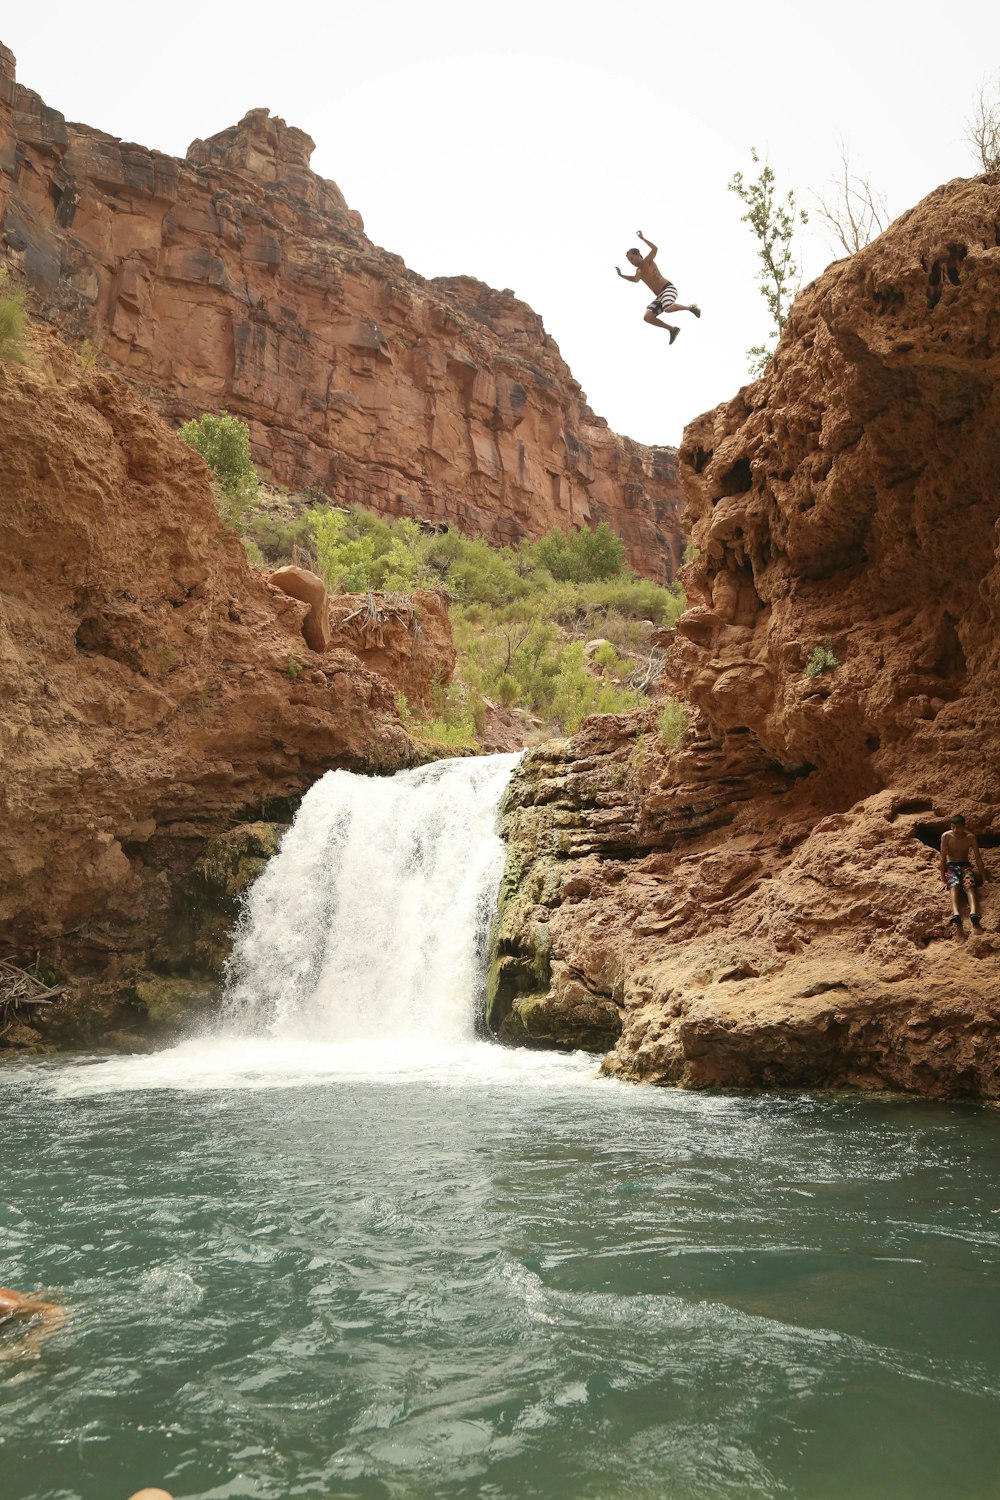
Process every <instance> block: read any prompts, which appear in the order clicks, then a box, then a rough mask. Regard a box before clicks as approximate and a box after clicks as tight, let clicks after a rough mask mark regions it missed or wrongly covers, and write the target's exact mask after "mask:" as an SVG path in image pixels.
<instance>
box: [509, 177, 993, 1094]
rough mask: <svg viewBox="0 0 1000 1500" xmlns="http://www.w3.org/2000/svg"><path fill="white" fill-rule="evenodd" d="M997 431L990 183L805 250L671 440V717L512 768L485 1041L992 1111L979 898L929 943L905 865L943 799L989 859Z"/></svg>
mask: <svg viewBox="0 0 1000 1500" xmlns="http://www.w3.org/2000/svg"><path fill="white" fill-rule="evenodd" d="M998 434H1000V175H994V176H987V177H982V178H978V179H975V180H972V181H957V182H952V183H949V184H947V185H946V186H944V187H942V188H939V189H938V190H937V191H936V192H934V193H932V194H931V195H930V197H928V198H927V199H925V200H924V202H922V203H921V204H920V205H919V206H918V207H917V208H915V209H913V210H912V211H911V212H910V213H908V214H906V215H904V216H903V217H902V218H901V219H899V220H898V221H897V222H896V223H895V224H894V225H892V226H891V227H890V229H889V230H888V231H887V232H886V233H885V234H884V235H882V236H881V237H880V238H879V239H878V240H876V241H875V242H874V243H872V244H871V245H869V246H868V247H867V248H866V249H864V250H862V251H860V252H859V253H858V254H856V255H854V256H853V257H851V258H850V259H848V260H844V261H841V262H838V263H837V264H835V265H834V266H832V267H830V268H829V269H828V270H827V271H826V273H825V274H824V275H823V276H822V277H821V278H820V279H819V280H818V281H817V282H815V283H814V284H813V285H812V286H810V287H809V288H808V289H806V291H804V292H803V293H802V294H801V295H800V296H799V298H798V299H797V301H796V303H795V305H794V308H793V311H792V315H791V317H790V319H789V322H788V325H787V327H786V329H785V332H784V335H783V337H782V340H781V343H780V345H779V347H778V350H777V352H776V354H775V357H774V359H773V361H772V364H771V366H770V368H769V370H768V372H767V374H766V375H765V377H764V378H763V379H762V380H761V381H759V382H757V383H756V384H754V385H752V386H750V387H748V388H747V389H745V390H743V391H741V392H740V394H739V395H738V396H737V397H736V398H735V400H733V401H731V402H729V403H727V404H726V405H724V406H721V407H720V408H718V409H717V410H716V411H714V412H711V413H709V414H708V415H706V416H704V417H701V418H699V419H698V420H697V421H695V422H693V423H692V424H691V425H690V426H689V427H688V429H687V432H686V434H685V438H684V442H683V444H682V447H681V450H680V461H681V469H682V476H683V481H684V485H685V489H686V492H687V496H688V502H689V510H688V517H689V520H690V523H691V525H692V528H693V537H694V541H695V543H696V545H697V546H698V548H699V549H700V556H699V557H698V559H697V561H696V562H695V563H693V564H692V565H690V566H689V567H688V568H687V569H686V570H685V574H684V581H685V585H686V588H687V591H688V597H689V601H690V608H689V609H688V611H687V612H686V614H684V615H683V616H682V617H681V619H680V620H679V622H678V625H677V631H676V637H675V639H674V640H673V642H672V643H671V644H670V647H669V650H668V656H667V670H668V678H669V687H670V689H672V690H673V691H674V692H676V693H678V694H679V695H680V696H681V697H683V698H684V699H685V700H686V701H687V702H688V703H689V704H690V705H691V722H690V726H689V729H688V732H687V734H686V735H685V736H684V738H683V741H682V743H681V744H680V745H678V746H677V747H675V748H673V749H671V748H668V746H667V745H665V744H664V742H663V738H662V736H661V735H660V734H658V732H657V726H656V719H655V715H645V716H633V717H629V718H622V719H611V720H603V721H602V720H593V721H591V722H590V723H589V724H588V725H586V726H585V728H584V731H583V732H582V733H581V734H580V735H579V736H578V737H577V738H576V739H575V740H574V741H571V742H570V743H569V745H568V746H561V745H555V746H552V747H549V748H547V749H546V750H543V751H541V752H535V753H533V754H532V755H531V756H530V757H529V759H528V761H527V762H526V763H525V766H524V768H523V769H522V771H521V773H520V774H519V777H518V779H517V781H516V783H515V786H514V789H513V791H512V794H511V797H510V800H509V803H508V810H507V814H506V816H507V822H508V829H509V832H510V835H511V838H512V841H513V843H512V847H513V855H512V863H511V870H510V871H509V882H508V886H507V888H506V890H505V900H504V908H503V914H502V922H501V927H500V931H499V934H498V940H497V945H496V951H495V954H494V965H493V971H492V981H491V1023H492V1025H493V1027H494V1029H496V1030H498V1031H500V1032H501V1033H502V1034H504V1035H506V1036H509V1037H512V1038H514V1039H519V1040H526V1041H529V1042H531V1041H533V1042H536V1043H543V1042H544V1043H552V1042H555V1043H557V1044H560V1045H580V1044H584V1045H589V1046H591V1047H593V1048H595V1049H600V1050H604V1049H605V1048H606V1047H607V1046H609V1045H610V1044H612V1043H613V1047H612V1050H611V1052H610V1054H609V1057H608V1059H607V1062H606V1066H607V1068H608V1069H609V1070H610V1071H612V1072H614V1073H618V1074H620V1075H622V1076H624V1077H630V1078H637V1079H651V1080H654V1081H668V1080H669V1081H678V1082H683V1083H687V1084H691V1085H704V1084H736V1085H744V1084H757V1085H759V1084H766V1085H774V1084H782V1085H785V1084H793V1085H825V1084H851V1085H859V1086H862V1087H870V1088H882V1087H900V1088H906V1089H913V1090H916V1091H917V1092H921V1093H927V1094H942V1095H961V1094H967V1095H979V1096H983V1097H988V1098H997V1097H1000V971H998V962H997V960H998V957H1000V937H998V935H997V934H998V929H1000V912H998V910H997V907H996V897H995V896H994V895H992V884H988V885H987V887H986V918H985V925H986V930H985V931H984V932H982V933H981V934H977V933H969V931H968V927H967V925H966V933H965V934H955V933H954V932H953V931H952V929H951V928H949V927H948V925H947V923H946V917H947V914H948V905H947V901H946V899H945V897H944V895H943V894H942V892H941V889H940V884H939V881H938V878H937V873H936V858H935V854H934V852H933V850H934V848H935V847H936V846H937V843H938V841H939V839H940V836H941V834H942V832H943V831H944V830H945V828H946V825H947V819H948V817H949V815H950V814H951V813H952V812H953V811H955V810H956V809H960V810H962V811H963V812H964V813H965V814H966V816H967V817H968V819H969V822H970V825H971V826H972V827H973V828H975V829H977V830H978V831H979V832H980V835H981V842H982V843H983V846H984V850H985V862H986V867H987V872H988V874H989V875H990V878H991V882H992V880H993V879H994V878H996V877H997V876H1000V855H998V854H997V852H995V851H996V850H997V849H998V847H1000V791H998V788H1000V776H998V772H1000V763H998V762H1000V755H998V744H1000V698H998V693H997V682H998V672H1000V659H998V655H1000V645H998V642H1000V633H998V625H1000V548H998V530H997V528H998V521H1000V485H998V483H997V472H998V466H1000V438H998ZM817 648H818V651H819V654H817ZM810 662H812V663H813V668H812V670H813V671H814V672H815V675H810V674H809V673H807V671H806V668H807V667H808V666H809V665H810ZM816 668H823V669H822V670H815V669H816Z"/></svg>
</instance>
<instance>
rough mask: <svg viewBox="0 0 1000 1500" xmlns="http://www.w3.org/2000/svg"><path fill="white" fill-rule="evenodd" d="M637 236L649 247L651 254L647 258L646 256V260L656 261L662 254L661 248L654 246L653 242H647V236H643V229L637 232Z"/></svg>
mask: <svg viewBox="0 0 1000 1500" xmlns="http://www.w3.org/2000/svg"><path fill="white" fill-rule="evenodd" d="M636 234H637V235H638V236H639V238H640V239H641V240H642V243H643V244H644V245H648V246H649V254H648V255H647V256H645V257H644V258H645V259H646V260H655V258H656V256H657V255H659V253H660V251H659V247H658V246H656V245H654V244H653V241H652V240H647V238H646V236H645V235H644V234H643V232H642V230H641V229H637V230H636Z"/></svg>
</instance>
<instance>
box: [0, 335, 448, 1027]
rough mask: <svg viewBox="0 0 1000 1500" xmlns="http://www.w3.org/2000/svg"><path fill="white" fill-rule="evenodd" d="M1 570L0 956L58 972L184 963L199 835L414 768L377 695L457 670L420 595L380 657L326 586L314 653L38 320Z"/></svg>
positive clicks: (9, 476)
mask: <svg viewBox="0 0 1000 1500" xmlns="http://www.w3.org/2000/svg"><path fill="white" fill-rule="evenodd" d="M0 559H2V564H0V763H2V767H3V775H2V776H0V822H2V827H3V837H2V838H0V957H7V956H8V955H11V954H14V955H16V956H18V957H19V958H21V959H22V960H23V959H25V958H27V959H32V958H34V956H35V955H36V954H37V953H40V954H41V955H42V957H43V959H44V960H45V961H46V962H47V963H49V964H52V965H55V967H56V969H57V970H59V971H60V972H61V973H63V974H64V975H66V974H70V975H81V974H86V973H90V974H92V975H93V976H95V978H96V979H97V980H99V981H101V982H105V981H107V982H109V983H110V982H111V981H113V980H114V979H115V977H116V976H127V975H128V974H129V973H132V972H137V971H139V970H142V969H144V968H145V967H146V966H147V965H148V964H149V963H150V962H152V963H153V964H154V966H159V967H160V968H162V969H163V970H164V971H165V972H166V971H169V970H170V969H171V968H172V967H178V966H179V967H181V968H184V967H189V966H190V963H191V961H192V952H191V951H190V945H188V948H187V950H186V951H183V952H182V951H181V950H182V949H184V941H183V940H182V936H183V935H180V936H179V935H178V934H179V932H180V928H179V926H178V924H180V927H183V925H184V922H185V921H186V920H187V918H188V916H190V912H186V905H187V904H189V903H190V900H191V899H192V892H193V891H194V889H195V887H194V885H193V884H192V878H193V872H194V871H195V866H196V864H197V861H198V860H199V858H201V857H202V856H203V855H204V852H205V850H206V847H207V845H208V843H209V841H210V840H212V839H213V838H217V837H220V836H221V837H223V838H224V837H225V836H226V835H227V833H228V831H229V830H231V828H232V827H233V825H234V824H238V823H240V822H256V821H257V820H260V819H261V818H262V816H264V815H265V813H268V812H270V813H271V814H272V815H274V814H275V812H276V814H277V815H278V816H281V814H282V812H284V814H285V816H287V800H288V799H290V798H294V797H295V796H296V795H298V794H299V793H301V792H302V791H304V790H305V789H306V787H308V786H309V785H310V784H311V783H312V782H313V781H314V780H315V779H316V778H317V777H318V776H320V775H322V774H323V772H324V771H326V770H328V769H330V768H331V767H335V766H345V767H349V768H352V769H356V770H369V771H371V770H376V771H379V770H381V771H384V770H394V769H396V768H397V767H399V766H401V765H406V764H411V763H413V762H414V761H415V760H417V759H420V758H421V757H422V753H423V752H421V751H420V750H419V749H418V747H417V746H416V745H414V743H413V742H412V741H411V739H410V737H409V736H408V734H407V733H406V732H405V730H404V729H403V727H402V726H401V724H400V722H399V718H398V715H397V712H396V695H397V693H398V692H400V691H402V692H405V693H406V694H407V696H408V698H409V699H410V700H411V701H412V702H415V703H421V702H426V701H427V700H428V696H429V693H430V688H431V683H432V680H434V679H435V677H436V676H437V675H440V676H442V677H444V678H445V680H447V678H448V677H449V676H450V674H451V671H452V670H453V667H454V660H455V657H454V650H453V648H452V644H451V632H450V627H449V624H448V618H447V612H446V608H445V605H444V601H443V599H442V598H441V596H440V595H438V594H436V593H418V594H417V595H416V596H415V597H414V601H413V603H414V609H415V613H414V614H413V616H412V617H411V618H410V619H409V620H407V619H402V620H400V621H395V622H394V621H389V622H388V623H387V624H386V626H385V629H384V631H383V632H382V636H381V638H380V645H379V649H378V651H377V652H375V651H373V650H372V648H371V643H370V641H367V640H365V639H363V638H361V637H359V636H358V635H357V633H356V632H355V631H354V630H353V628H352V626H351V623H350V620H349V619H348V616H349V615H350V613H351V609H350V601H349V599H348V598H347V597H346V596H344V597H343V598H341V599H339V600H338V601H337V609H336V610H332V611H331V612H330V614H331V619H330V628H331V631H332V639H331V640H330V644H329V648H328V649H326V650H324V651H319V650H312V649H310V647H309V646H308V645H307V643H306V641H305V639H304V638H303V622H304V619H305V617H306V614H307V608H308V606H307V605H305V604H301V603H299V602H298V601H297V600H295V599H292V598H290V597H289V596H288V595H287V594H286V593H284V592H282V591H280V590H279V589H278V588H276V587H274V586H272V585H270V584H269V583H268V582H267V581H266V580H265V579H264V578H262V577H261V575H260V574H258V573H255V572H253V571H252V570H251V569H250V568H249V567H248V565H247V561H246V557H245V554H244V551H243V548H242V546H241V544H240V542H239V540H238V539H237V538H236V537H235V536H234V535H233V533H232V532H231V531H229V530H228V529H227V528H226V527H225V526H223V524H222V523H221V521H220V520H219V518H218V516H217V514H216V511H215V507H214V504H213V500H212V494H211V489H210V486H209V480H208V475H207V471H206V469H205V465H204V463H203V462H202V460H201V458H200V457H199V456H198V455H197V454H196V453H195V452H194V450H193V449H192V448H190V447H189V446H188V445H187V444H186V443H184V442H182V441H181V439H180V438H179V437H177V436H176V434H174V433H172V432H171V431H170V430H169V428H168V427H167V426H166V424H165V423H164V422H163V420H162V419H161V418H160V417H159V416H158V415H157V414H156V413H155V412H154V411H153V410H152V409H151V408H150V407H149V406H148V405H147V404H146V403H145V402H144V401H143V400H142V399H141V398H140V397H139V396H138V395H137V394H136V393H135V392H134V391H133V390H132V388H131V387H130V386H129V385H128V384H127V383H126V382H124V381H122V380H120V379H118V378H117V377H116V376H113V375H111V374H109V373H108V372H106V371H101V370H91V371H89V372H85V371H82V370H81V369H80V365H79V361H78V360H77V357H76V355H75V353H74V352H73V351H71V350H69V349H67V348H66V346H65V345H64V344H62V343H61V341H60V340H59V339H58V338H57V336H56V335H55V334H54V333H52V332H51V331H48V330H42V331H41V332H40V333H39V334H37V335H34V334H33V335H32V339H31V347H30V350H29V356H28V363H27V364H26V365H23V366H21V365H17V364H11V363H0ZM359 602H360V601H355V604H356V605H357V603H359ZM260 837H262V838H265V837H266V831H264V832H262V833H261V835H260ZM244 842H246V841H244ZM256 842H257V843H259V839H257V841H256ZM237 844H238V845H239V840H237ZM251 845H252V846H253V848H250V846H251ZM247 847H248V848H249V849H250V853H251V854H253V852H254V848H256V844H255V841H254V839H253V838H251V839H250V840H249V845H248V846H247ZM242 848H243V846H242V845H239V848H238V849H237V851H236V852H237V853H239V850H240V849H242ZM224 852H225V851H221V852H220V851H217V859H218V858H221V857H222V855H223V854H224ZM258 852H259V851H258ZM202 874H203V875H204V872H202ZM227 878H228V877H227ZM195 883H197V882H195ZM203 887H204V882H202V888H203ZM195 957H197V956H196V955H195ZM206 966H207V967H209V968H210V967H211V966H212V965H211V962H207V964H206ZM2 1004H3V995H2V993H0V1022H3V1023H5V1022H6V1020H7V1019H9V1018H8V1017H5V1016H4V1015H3V1014H2ZM5 1029H6V1027H5V1024H4V1025H0V1033H2V1032H3V1031H5ZM0 1043H2V1035H0Z"/></svg>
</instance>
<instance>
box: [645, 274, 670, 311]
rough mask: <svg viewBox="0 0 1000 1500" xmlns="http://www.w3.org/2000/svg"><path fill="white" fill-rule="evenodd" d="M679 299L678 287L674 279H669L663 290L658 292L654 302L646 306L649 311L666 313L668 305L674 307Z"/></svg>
mask: <svg viewBox="0 0 1000 1500" xmlns="http://www.w3.org/2000/svg"><path fill="white" fill-rule="evenodd" d="M676 301H677V288H676V287H675V286H674V284H673V282H672V281H668V282H667V284H666V286H665V287H664V288H663V290H662V292H657V294H656V296H655V297H654V298H653V300H652V302H651V303H650V304H649V306H648V307H647V308H646V311H647V312H651V313H665V312H666V310H667V308H668V307H673V305H674V303H675V302H676Z"/></svg>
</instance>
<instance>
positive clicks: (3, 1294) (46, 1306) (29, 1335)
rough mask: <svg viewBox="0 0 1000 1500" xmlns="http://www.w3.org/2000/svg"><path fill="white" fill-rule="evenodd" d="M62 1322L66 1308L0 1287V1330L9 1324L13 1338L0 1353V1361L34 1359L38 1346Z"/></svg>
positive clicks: (39, 1346) (37, 1297)
mask: <svg viewBox="0 0 1000 1500" xmlns="http://www.w3.org/2000/svg"><path fill="white" fill-rule="evenodd" d="M65 1321H66V1309H65V1308H64V1307H60V1306H59V1304H58V1302H43V1301H42V1300H41V1298H40V1297H39V1296H38V1294H37V1293H36V1294H35V1295H34V1296H32V1297H26V1296H25V1295H24V1294H23V1292H13V1291H11V1290H10V1288H9V1287H0V1327H6V1326H7V1325H8V1324H13V1325H14V1328H15V1331H16V1335H17V1336H16V1338H15V1340H14V1343H12V1344H11V1345H10V1346H9V1348H6V1349H3V1350H0V1359H37V1358H38V1352H39V1350H40V1348H41V1346H42V1344H43V1343H44V1342H45V1340H46V1339H47V1338H48V1337H49V1336H50V1335H51V1334H53V1333H55V1332H56V1330H57V1329H58V1328H61V1327H62V1325H63V1324H64V1323H65Z"/></svg>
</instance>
